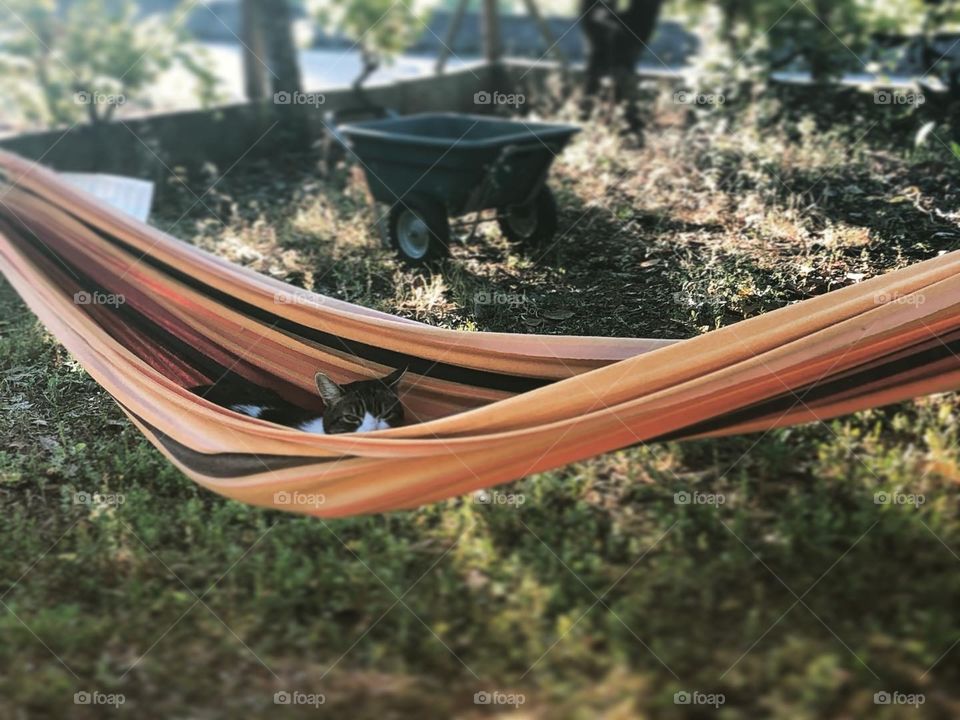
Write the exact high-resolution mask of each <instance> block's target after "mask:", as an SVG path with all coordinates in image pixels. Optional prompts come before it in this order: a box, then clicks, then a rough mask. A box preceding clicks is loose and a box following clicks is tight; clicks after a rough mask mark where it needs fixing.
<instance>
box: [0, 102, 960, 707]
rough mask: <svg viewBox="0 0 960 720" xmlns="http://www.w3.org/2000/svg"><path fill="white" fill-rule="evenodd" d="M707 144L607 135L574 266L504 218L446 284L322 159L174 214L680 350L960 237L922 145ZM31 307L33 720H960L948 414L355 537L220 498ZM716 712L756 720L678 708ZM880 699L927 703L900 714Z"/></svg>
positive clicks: (381, 525) (234, 183)
mask: <svg viewBox="0 0 960 720" xmlns="http://www.w3.org/2000/svg"><path fill="white" fill-rule="evenodd" d="M685 120H686V119H685V118H683V117H679V116H677V115H675V114H670V112H668V111H667V110H665V111H664V112H663V113H661V114H659V115H658V116H657V118H656V119H655V121H654V123H653V124H652V126H651V132H650V133H649V135H648V138H647V142H646V143H645V145H644V146H643V147H631V146H630V145H629V144H628V143H626V142H625V141H623V140H621V139H620V138H619V137H618V136H617V135H616V133H613V132H610V131H609V130H604V129H602V128H599V127H591V128H588V129H587V130H586V131H585V132H584V133H583V134H582V135H581V136H579V138H578V139H577V140H576V142H575V144H574V145H573V146H572V147H571V148H570V149H569V151H568V152H567V153H565V154H564V156H563V157H562V158H561V159H560V160H559V161H558V163H557V165H556V167H555V170H554V174H553V177H552V180H551V183H552V185H553V187H554V189H555V190H556V192H557V195H558V199H559V204H560V207H561V222H560V227H561V234H560V236H559V237H558V239H557V241H556V243H555V244H553V245H552V246H550V247H547V248H538V249H523V248H518V247H513V246H510V245H509V244H508V243H507V242H506V241H504V240H503V238H501V237H500V236H499V234H498V232H497V231H496V230H495V229H493V228H488V229H485V230H484V231H483V232H482V233H481V234H480V236H479V237H478V238H477V239H476V241H475V242H474V243H472V244H470V245H469V246H460V245H458V246H457V247H455V248H454V251H453V257H452V258H451V259H450V260H449V261H448V262H447V263H445V264H444V265H443V267H441V268H439V269H438V270H436V271H435V272H432V273H431V272H415V271H410V270H408V269H405V268H404V267H402V266H401V265H399V264H398V263H397V262H396V261H395V260H394V258H393V256H392V254H391V253H390V252H389V251H387V250H385V249H383V248H382V247H381V242H380V234H379V231H378V227H377V221H378V219H379V214H380V213H382V211H383V210H382V209H379V208H371V207H370V206H369V205H368V204H367V201H366V194H365V189H364V185H363V183H362V181H359V180H358V178H357V177H355V176H354V175H352V174H351V173H350V171H349V170H347V169H343V170H341V171H340V172H338V173H336V174H335V176H333V177H330V178H325V179H324V178H321V176H320V175H319V174H318V173H317V172H316V169H315V165H314V161H313V159H310V158H300V159H290V160H289V164H280V163H278V164H277V165H276V166H270V165H253V164H245V165H241V166H240V167H238V168H236V169H235V170H233V171H232V172H231V173H230V174H228V175H227V176H226V177H225V178H224V179H223V180H222V181H220V182H218V183H217V185H216V187H215V188H214V189H213V190H211V191H209V192H206V194H204V193H205V191H207V190H208V188H209V186H210V184H211V182H212V181H213V179H215V178H216V171H215V170H214V171H212V174H211V178H210V179H204V178H199V179H196V178H195V179H193V180H191V181H188V182H189V185H190V189H189V190H188V189H186V188H185V187H184V186H183V185H181V184H179V183H178V182H171V184H170V186H169V187H168V188H167V193H166V200H165V201H164V203H163V205H162V206H161V207H159V208H158V210H157V213H156V215H155V217H154V219H153V221H154V223H155V224H156V225H157V226H158V227H160V228H162V229H167V228H169V229H170V230H171V232H173V233H174V234H175V235H177V236H180V237H182V238H184V239H186V240H188V241H190V242H194V243H196V244H198V245H201V246H203V247H206V248H209V249H211V250H213V251H214V252H218V253H221V254H223V255H224V256H226V257H228V258H230V259H231V260H233V261H236V262H239V263H242V264H245V265H248V266H250V267H253V268H255V269H257V270H259V271H261V272H265V273H269V274H271V275H274V276H276V277H280V278H283V279H286V280H288V281H290V282H293V283H295V284H298V285H301V286H305V287H310V288H313V289H316V290H318V291H320V292H323V293H326V294H329V295H333V296H336V297H338V298H342V299H346V300H350V301H353V302H358V303H361V304H364V305H368V306H370V307H375V308H379V309H383V310H387V311H390V312H393V313H396V314H399V315H403V316H405V317H411V318H416V319H418V320H421V321H423V322H427V323H431V324H435V325H440V326H444V327H450V328H457V329H463V330H467V331H470V330H497V331H508V332H530V331H536V332H546V333H570V334H598V335H621V336H652V337H688V336H692V335H695V334H698V333H702V332H707V331H709V330H711V329H713V328H715V327H718V326H722V325H727V324H730V323H733V322H737V321H739V320H742V319H743V318H746V317H750V316H753V315H756V314H758V313H762V312H764V311H767V310H769V309H772V308H776V307H781V306H783V305H785V304H788V303H791V302H796V301H799V300H802V299H803V298H805V297H809V296H812V295H817V294H821V293H824V292H827V291H829V290H831V289H834V288H837V287H841V286H843V285H846V284H849V283H851V282H856V281H857V280H858V279H859V278H861V277H868V276H871V275H875V274H879V273H882V272H885V271H887V270H891V269H894V268H898V267H902V266H905V265H907V264H909V263H911V262H915V261H917V260H921V259H924V258H928V257H931V256H934V255H936V254H937V253H938V252H941V251H946V250H952V249H955V248H956V247H958V245H960V229H958V225H957V215H956V213H957V211H956V208H957V207H958V199H960V197H958V194H960V190H958V188H960V171H958V168H957V166H956V164H955V161H954V160H952V158H950V157H949V156H947V157H941V156H937V155H935V154H933V153H930V152H927V153H906V152H902V151H895V150H891V149H889V147H888V145H886V144H884V143H883V142H881V141H882V140H884V138H883V136H882V134H880V131H879V130H878V131H877V132H878V136H877V137H876V138H874V137H871V136H868V137H867V138H866V139H864V140H863V141H862V142H861V143H859V144H856V143H855V142H854V140H855V139H856V137H858V136H859V133H858V132H857V131H856V129H848V131H847V132H845V133H844V132H839V131H838V132H836V133H833V134H818V133H817V132H816V131H815V130H814V129H813V128H814V125H813V124H812V123H810V122H801V123H799V124H796V125H791V126H789V127H776V128H769V127H768V128H766V129H764V130H756V129H753V128H752V127H750V126H743V125H741V126H738V127H736V128H735V129H733V128H732V126H731V125H729V124H725V123H728V122H729V121H728V120H725V119H722V118H720V119H718V118H714V117H706V118H702V119H700V120H699V121H695V122H692V123H687V122H685ZM851 138H853V139H851ZM285 162H286V161H285ZM197 196H200V197H201V202H199V203H197V202H196V199H197ZM491 297H495V298H500V302H499V303H493V304H485V303H484V302H482V301H483V299H484V298H491ZM478 298H479V299H480V302H478ZM0 303H2V307H3V313H2V317H4V318H6V320H4V321H3V324H2V325H0V373H2V380H0V382H2V387H3V399H2V402H3V407H4V412H3V413H2V415H0V437H2V442H0V448H2V451H0V503H2V505H3V510H4V512H3V513H2V514H0V524H2V528H3V536H4V538H5V542H4V546H3V549H2V550H0V573H2V577H3V578H4V585H3V587H2V588H0V593H4V594H3V595H2V600H3V603H4V606H5V607H4V608H0V627H2V631H3V637H4V642H3V643H2V645H0V669H2V672H0V713H2V714H3V715H4V716H9V717H17V716H18V713H19V716H24V717H26V716H29V717H67V716H69V717H78V718H86V717H91V718H92V717H102V716H103V715H104V714H105V713H104V711H103V709H102V708H99V709H98V708H91V707H85V706H74V705H73V704H72V696H73V693H74V692H77V691H80V690H94V689H98V690H100V691H102V692H119V693H123V694H124V695H125V697H126V704H125V711H126V712H135V713H136V714H137V715H138V716H142V717H196V718H215V717H236V716H242V717H260V716H264V715H266V714H267V713H271V714H272V713H274V712H277V710H278V708H276V707H274V705H273V693H274V692H276V691H278V690H300V691H302V692H305V693H311V692H322V693H324V694H325V695H326V699H327V702H326V705H325V706H324V707H323V708H322V709H321V712H324V713H327V714H331V713H332V714H333V715H334V716H338V717H339V716H344V715H345V714H349V716H351V717H371V718H372V717H376V718H384V717H405V716H407V715H417V716H420V717H437V718H440V717H452V716H457V717H465V718H466V717H481V716H486V715H489V714H491V712H488V711H491V710H500V711H502V712H507V711H508V710H510V708H504V707H499V708H487V707H483V706H476V705H474V704H473V697H474V693H476V692H478V691H484V690H498V691H502V692H504V693H522V694H523V695H524V697H525V704H524V706H523V708H522V709H521V712H522V713H526V716H528V717H538V718H539V717H543V718H546V717H551V718H553V717H560V718H592V717H607V718H632V717H656V718H674V717H701V716H702V717H708V716H717V717H724V718H755V717H772V718H790V719H794V718H824V717H835V718H841V717H870V718H874V717H881V718H882V717H886V718H896V717H930V718H941V717H943V718H946V717H956V716H958V715H960V695H958V692H957V687H958V682H960V645H957V644H956V643H957V640H958V639H960V619H958V617H957V612H956V609H957V607H958V601H960V556H958V555H960V519H958V509H957V491H958V481H960V470H958V465H957V462H958V456H957V449H956V442H957V411H956V402H955V397H954V396H953V395H944V396H938V397H934V398H926V399H921V400H918V401H916V402H913V403H907V404H904V405H901V406H897V407H893V408H887V409H883V410H874V411H868V412H863V413H859V414H857V415H855V416H853V417H849V418H845V419H842V420H838V421H835V422H832V423H830V424H820V425H810V426H804V427H799V428H792V429H787V430H781V431H776V432H772V433H767V434H763V435H754V436H745V437H737V438H730V439H726V440H722V441H700V442H690V443H683V444H677V443H664V444H653V445H649V446H645V447H637V448H631V449H628V450H625V451H622V452H617V453H611V454H609V455H605V456H603V457H599V458H594V459H592V460H588V461H584V462H581V463H577V464H575V465H573V466H570V467H568V468H566V469H563V470H559V471H555V472H550V473H545V474H542V475H538V476H534V477H530V478H527V479H525V480H522V481H520V482H517V483H514V484H512V485H511V486H508V487H505V488H502V490H503V492H506V493H515V494H520V495H522V496H523V499H524V502H523V504H522V505H520V506H489V505H480V504H476V503H474V502H473V501H472V500H471V499H470V498H461V499H455V500H451V501H449V502H445V503H441V504H438V505H436V506H432V507H428V508H423V509H421V510H418V511H415V512H405V513H395V514H391V515H388V516H380V517H370V518H358V519H350V520H342V521H336V522H329V523H325V522H321V521H317V520H313V519H302V518H294V517H288V516H284V515H280V514H277V513H272V512H267V511H263V510H259V509H253V508H249V507H245V506H242V505H239V504H237V503H233V502H228V501H225V500H222V499H220V498H218V497H214V496H211V495H210V494H208V493H206V492H204V491H201V490H199V489H198V488H196V487H195V486H194V485H193V484H192V483H190V482H189V481H187V480H186V479H185V478H183V477H182V476H181V475H180V474H179V473H177V472H176V471H174V470H173V469H172V468H170V467H169V466H168V465H167V464H166V463H165V462H164V461H163V460H162V458H161V457H160V456H159V455H158V454H157V453H156V452H155V451H153V449H152V448H151V447H150V446H149V445H148V444H147V443H145V442H144V441H143V439H142V438H141V437H140V436H139V435H138V434H137V433H136V432H135V431H134V429H133V428H132V427H131V426H130V425H129V424H128V423H127V422H126V421H125V420H124V419H123V417H122V415H121V413H120V412H119V411H118V410H117V409H116V408H115V407H114V406H113V404H112V403H111V402H110V401H109V399H108V398H106V397H105V396H104V394H103V393H102V392H101V391H100V390H99V389H98V388H97V387H96V386H95V384H94V383H93V382H92V381H91V380H90V379H89V378H88V377H87V376H86V375H85V374H84V373H83V372H82V370H80V369H79V368H78V367H77V366H76V365H75V363H73V362H72V361H71V360H70V358H69V357H67V356H66V355H65V353H64V352H63V351H62V350H61V349H60V348H59V347H58V346H57V345H56V343H55V342H53V341H52V340H51V339H50V338H49V337H48V336H47V335H46V334H45V333H44V332H43V331H42V329H40V328H39V327H38V326H37V324H36V322H35V321H34V320H33V318H32V317H31V316H30V315H29V313H28V312H27V311H26V310H25V309H24V307H23V306H22V305H21V303H20V302H19V300H18V299H17V298H16V297H15V296H14V295H13V293H12V291H11V290H10V288H9V287H8V286H6V285H4V286H3V288H2V291H0ZM77 491H86V492H94V491H100V492H113V493H122V494H123V495H124V497H125V502H124V503H123V504H122V505H118V506H105V505H102V504H99V505H94V506H83V505H74V504H73V502H72V498H73V494H74V493H75V492H77ZM879 492H884V493H888V494H892V493H902V494H905V495H914V496H918V495H922V496H923V500H924V502H923V504H922V505H920V506H919V507H917V506H916V505H910V504H876V503H875V497H876V494H877V493H879ZM675 493H690V494H696V497H697V498H699V499H710V498H713V499H716V500H717V501H718V502H719V500H720V499H722V504H719V505H714V504H697V503H688V504H684V503H682V502H679V503H678V502H677V498H676V497H675ZM681 497H682V496H681ZM197 596H199V597H200V598H201V600H200V601H199V602H198V600H197ZM55 656H56V657H59V658H60V659H61V661H62V662H61V661H58V660H57V659H56V657H55ZM695 690H699V691H701V692H704V693H723V694H724V696H725V698H726V703H725V705H724V706H723V707H722V708H721V709H720V710H719V711H714V710H712V709H709V708H703V707H691V706H683V705H676V704H675V703H674V693H676V692H680V691H695ZM878 691H891V692H892V691H902V692H905V693H908V692H921V693H924V695H925V699H926V702H925V704H924V705H923V706H922V707H921V708H920V709H919V710H915V709H914V708H912V707H903V706H876V705H874V703H873V695H874V693H875V692H878ZM286 710H287V711H288V712H286V713H285V714H284V715H285V716H290V717H308V716H311V717H312V716H313V715H315V714H316V711H315V710H314V709H313V708H302V707H301V708H287V709H286Z"/></svg>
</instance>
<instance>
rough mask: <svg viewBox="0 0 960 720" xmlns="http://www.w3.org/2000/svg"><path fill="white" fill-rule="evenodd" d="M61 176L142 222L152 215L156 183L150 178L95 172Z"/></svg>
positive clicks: (62, 174) (61, 174)
mask: <svg viewBox="0 0 960 720" xmlns="http://www.w3.org/2000/svg"><path fill="white" fill-rule="evenodd" d="M60 177H62V178H63V179H64V180H66V181H67V182H68V183H70V184H71V185H73V186H74V187H76V188H78V189H80V190H83V191H85V192H88V193H90V194H91V195H93V196H94V197H96V198H98V199H99V200H102V201H103V202H105V203H107V204H108V205H110V206H111V207H114V208H116V209H117V210H121V211H123V212H125V213H127V214H128V215H132V216H133V217H135V218H136V219H137V220H140V221H141V222H146V221H147V217H149V215H150V207H151V205H153V187H154V184H153V183H152V182H150V181H149V180H138V179H137V178H130V177H123V176H121V175H100V174H95V173H60Z"/></svg>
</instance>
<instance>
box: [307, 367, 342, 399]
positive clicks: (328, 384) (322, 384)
mask: <svg viewBox="0 0 960 720" xmlns="http://www.w3.org/2000/svg"><path fill="white" fill-rule="evenodd" d="M313 379H314V380H316V382H317V390H319V391H320V397H322V398H323V401H324V402H325V403H327V404H329V403H333V402H336V401H337V400H339V399H340V397H341V396H342V395H343V388H341V387H340V386H339V385H337V384H336V383H335V382H334V381H333V380H331V379H330V378H328V377H327V376H326V375H324V374H323V373H322V372H318V373H317V374H316V375H315V376H314V378H313Z"/></svg>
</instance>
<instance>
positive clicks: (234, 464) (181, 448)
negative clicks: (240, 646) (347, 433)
mask: <svg viewBox="0 0 960 720" xmlns="http://www.w3.org/2000/svg"><path fill="white" fill-rule="evenodd" d="M117 404H118V405H119V406H120V407H121V409H122V410H123V411H124V412H125V413H127V415H129V416H130V417H132V418H134V419H135V420H136V421H137V422H138V423H140V425H141V427H143V428H144V430H145V431H146V433H147V434H148V435H150V436H151V437H152V438H153V439H154V440H156V442H157V443H158V444H159V445H161V446H163V448H164V449H165V450H166V451H167V452H168V453H170V454H171V455H172V456H173V457H175V458H176V459H177V461H178V462H180V463H181V464H183V465H185V466H186V467H187V468H189V469H190V470H191V471H192V472H196V473H199V474H201V475H206V476H207V477H211V478H218V479H229V478H242V477H249V476H250V475H260V474H262V473H268V472H276V471H278V470H286V469H288V468H295V467H303V466H305V465H325V464H327V463H337V462H341V461H344V460H348V459H349V458H351V457H353V456H350V455H343V456H339V457H332V458H318V457H306V456H301V455H260V454H254V453H202V452H199V451H197V450H194V449H193V448H191V447H189V446H188V445H184V444H183V443H181V442H180V441H178V440H175V439H173V438H172V437H170V436H169V435H167V434H165V433H164V432H162V431H160V430H158V429H157V428H156V427H154V426H153V425H151V424H150V423H149V422H147V421H146V420H144V419H143V418H142V417H140V416H139V415H137V414H136V413H134V412H132V411H131V410H130V409H129V408H127V407H126V406H125V405H124V404H123V403H121V402H120V401H119V400H117Z"/></svg>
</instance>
